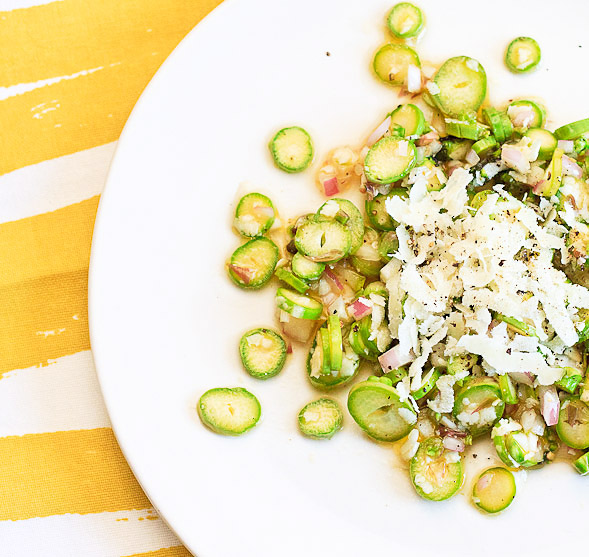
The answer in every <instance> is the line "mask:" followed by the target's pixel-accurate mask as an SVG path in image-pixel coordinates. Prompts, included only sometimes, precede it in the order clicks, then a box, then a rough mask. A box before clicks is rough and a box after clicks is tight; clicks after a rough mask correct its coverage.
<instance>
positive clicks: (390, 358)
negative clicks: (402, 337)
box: [378, 344, 415, 373]
mask: <svg viewBox="0 0 589 557" xmlns="http://www.w3.org/2000/svg"><path fill="white" fill-rule="evenodd" d="M413 360H415V356H414V354H413V352H409V354H401V349H400V345H399V344H397V346H393V347H392V348H391V349H390V350H387V351H386V352H385V353H384V354H381V355H380V356H379V357H378V363H379V364H380V367H381V368H382V370H383V371H384V372H385V373H386V372H387V371H390V370H391V369H397V368H399V367H401V366H404V365H406V364H409V363H411V362H412V361H413Z"/></svg>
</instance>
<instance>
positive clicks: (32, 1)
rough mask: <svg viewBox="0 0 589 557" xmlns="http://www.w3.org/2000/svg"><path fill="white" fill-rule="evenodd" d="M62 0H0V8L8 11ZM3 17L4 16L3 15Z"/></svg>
mask: <svg viewBox="0 0 589 557" xmlns="http://www.w3.org/2000/svg"><path fill="white" fill-rule="evenodd" d="M62 1H63V0H0V10H2V11H6V12H9V11H10V10H18V9H20V8H31V7H33V6H42V5H43V4H53V3H54V2H62ZM3 17H4V16H3Z"/></svg>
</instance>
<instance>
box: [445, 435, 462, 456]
mask: <svg viewBox="0 0 589 557" xmlns="http://www.w3.org/2000/svg"><path fill="white" fill-rule="evenodd" d="M442 444H443V445H444V447H445V448H446V449H448V450H449V451H456V452H458V453H461V452H462V451H464V449H465V448H466V445H465V444H464V441H463V440H462V439H457V438H456V437H444V439H443V440H442Z"/></svg>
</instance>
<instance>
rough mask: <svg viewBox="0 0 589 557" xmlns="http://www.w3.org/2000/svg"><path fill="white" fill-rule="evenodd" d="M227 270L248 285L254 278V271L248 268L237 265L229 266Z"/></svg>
mask: <svg viewBox="0 0 589 557" xmlns="http://www.w3.org/2000/svg"><path fill="white" fill-rule="evenodd" d="M229 268H230V269H231V270H232V271H233V272H234V273H235V274H236V275H237V276H238V277H239V278H240V279H241V280H242V281H243V283H244V284H249V283H250V282H251V281H252V279H253V278H254V274H255V271H254V270H253V269H250V268H249V267H240V266H239V265H233V264H231V265H229Z"/></svg>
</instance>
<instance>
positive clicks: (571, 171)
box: [559, 142, 583, 178]
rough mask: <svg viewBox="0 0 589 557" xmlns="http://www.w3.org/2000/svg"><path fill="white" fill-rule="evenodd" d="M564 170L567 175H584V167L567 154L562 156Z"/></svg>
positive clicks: (576, 176)
mask: <svg viewBox="0 0 589 557" xmlns="http://www.w3.org/2000/svg"><path fill="white" fill-rule="evenodd" d="M559 143H560V142H559ZM562 171H563V173H564V174H566V175H567V176H573V178H581V176H583V169H582V168H581V167H580V166H579V165H578V164H577V163H576V162H575V160H574V159H571V157H567V156H566V155H563V156H562Z"/></svg>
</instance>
